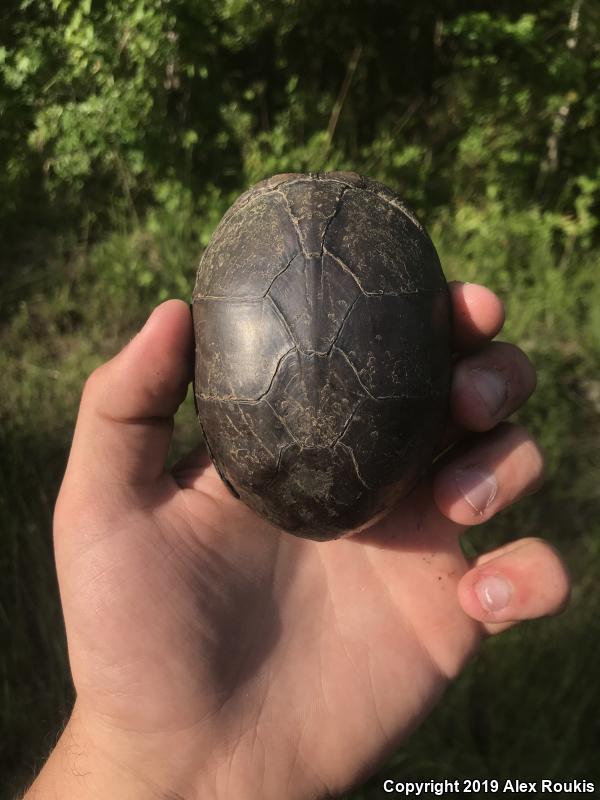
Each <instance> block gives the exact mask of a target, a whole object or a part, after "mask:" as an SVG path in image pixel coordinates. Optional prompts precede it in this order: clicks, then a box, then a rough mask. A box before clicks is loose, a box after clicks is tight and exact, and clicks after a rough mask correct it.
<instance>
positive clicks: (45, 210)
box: [0, 0, 600, 800]
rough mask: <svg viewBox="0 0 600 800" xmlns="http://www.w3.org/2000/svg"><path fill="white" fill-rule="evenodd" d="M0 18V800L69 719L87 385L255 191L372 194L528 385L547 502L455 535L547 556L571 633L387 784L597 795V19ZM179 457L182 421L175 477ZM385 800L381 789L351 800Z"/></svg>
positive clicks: (169, 11)
mask: <svg viewBox="0 0 600 800" xmlns="http://www.w3.org/2000/svg"><path fill="white" fill-rule="evenodd" d="M489 9H490V5H489V4H488V3H486V2H481V0H449V1H448V2H442V1H441V0H432V1H431V2H427V3H422V2H418V0H403V1H402V2H399V1H396V0H387V1H386V0H371V1H370V2H369V1H368V0H328V2H326V3H324V2H322V0H299V1H298V2H294V0H261V1H260V2H258V1H257V0H3V2H2V8H1V10H0V115H1V123H0V164H1V166H0V197H1V203H0V241H1V242H2V247H1V253H0V281H1V284H0V286H1V294H0V423H1V424H0V451H1V453H2V459H1V469H0V531H1V533H0V576H1V577H0V645H1V647H0V670H1V674H0V681H1V682H0V694H1V711H0V786H1V788H0V798H1V800H8V799H9V798H12V797H14V794H15V792H16V791H18V789H19V788H22V787H23V786H24V785H25V784H26V783H27V782H28V781H29V780H30V779H31V777H32V775H33V773H34V771H35V770H36V769H38V768H39V765H40V764H41V761H42V760H43V759H44V757H45V755H46V754H47V753H48V751H49V750H50V748H51V747H52V744H53V741H54V739H55V736H56V734H57V731H58V730H59V728H60V725H61V722H62V720H63V719H64V717H65V715H66V714H67V713H68V709H69V704H70V703H71V701H72V690H71V686H70V682H69V676H68V669H67V661H66V655H65V643H64V635H63V629H62V621H61V615H60V606H59V599H58V591H57V585H56V580H55V575H54V567H53V560H52V547H51V515H52V506H53V502H54V499H55V496H56V493H57V489H58V485H59V482H60V479H61V475H62V472H63V468H64V465H65V459H66V456H67V452H68V448H69V443H70V436H71V431H72V427H73V422H74V417H75V413H76V408H77V403H78V399H79V393H80V390H81V386H82V382H83V381H84V379H85V377H86V376H87V374H88V373H89V372H90V371H91V370H92V369H93V367H94V366H96V365H97V364H98V363H100V362H101V361H103V360H104V359H106V358H107V357H108V356H110V355H111V354H113V353H114V352H115V351H116V350H117V348H118V347H119V346H120V345H121V344H122V343H124V342H125V341H127V339H128V338H129V337H131V335H132V334H133V332H134V331H135V330H136V329H137V327H138V326H139V325H140V324H141V322H142V321H143V319H144V318H145V317H146V315H147V314H148V313H149V311H150V309H151V308H152V307H153V306H154V304H156V303H157V302H158V301H160V300H163V299H164V298H167V297H172V296H176V297H182V298H184V299H188V298H189V296H190V293H191V289H192V285H193V281H194V273H195V267H196V264H197V262H198V258H199V256H200V254H201V251H202V249H203V247H204V246H205V245H206V243H207V242H208V240H209V238H210V235H211V232H212V230H213V228H214V226H215V225H216V223H217V221H218V219H219V218H220V216H221V215H222V213H223V212H224V210H225V209H226V208H227V206H228V205H229V204H230V203H231V202H232V201H233V199H234V198H235V197H236V196H237V194H238V193H239V192H241V191H242V190H243V189H245V188H246V187H247V186H248V185H249V184H251V183H253V182H255V181H257V180H259V179H261V178H263V177H265V176H268V175H270V174H272V173H276V172H288V171H317V170H329V169H351V170H356V171H358V172H362V173H365V174H367V175H369V176H371V177H373V178H376V179H379V180H382V181H384V182H386V183H388V184H389V185H391V186H392V187H394V188H395V189H397V190H398V191H399V192H400V193H401V194H402V196H403V197H404V198H406V200H407V201H408V202H409V203H411V204H412V205H413V206H414V208H415V209H416V210H417V212H418V214H419V215H420V216H421V218H422V219H423V221H424V222H425V224H426V225H427V226H428V228H429V229H430V232H431V233H432V236H433V238H434V241H435V243H436V245H437V247H438V249H439V252H440V255H441V258H442V263H443V264H444V266H445V269H446V272H447V275H448V277H449V278H450V277H452V278H454V277H460V278H463V279H465V280H473V281H478V282H482V283H486V284H487V285H489V286H490V287H491V288H493V289H494V290H495V291H497V292H498V293H499V294H500V296H501V297H502V298H503V299H504V301H505V303H506V307H507V312H508V322H507V326H506V331H505V338H507V339H509V340H511V341H514V342H517V343H519V344H520V345H521V346H522V347H523V348H524V349H525V350H526V351H527V353H528V354H529V355H530V357H531V358H532V360H533V361H534V362H535V364H536V366H537V367H538V370H539V388H538V391H537V393H536V395H535V396H534V398H533V399H532V401H531V402H530V403H529V404H528V406H527V408H526V409H525V410H524V411H523V412H522V413H521V414H520V415H519V416H520V419H521V421H523V422H524V423H525V424H527V425H528V426H530V428H531V429H532V430H533V431H534V432H535V433H536V434H537V436H538V437H539V438H540V440H541V442H542V444H543V445H544V447H545V448H546V452H547V455H548V463H549V478H548V482H547V485H546V487H545V489H543V490H542V491H541V492H540V493H539V494H538V495H536V496H535V497H533V498H530V499H528V500H526V501H524V502H522V503H520V504H519V506H518V508H517V509H514V510H511V511H510V512H508V513H506V514H503V515H502V517H501V519H499V520H497V521H494V522H493V523H492V524H489V525H486V526H485V529H484V530H481V531H480V530H479V529H475V530H473V532H472V533H471V534H470V535H469V537H468V540H469V542H470V546H471V547H473V548H475V549H476V550H481V549H487V548H488V547H491V546H493V545H495V544H499V543H501V542H504V541H507V540H510V539H512V538H514V537H517V536H527V535H534V536H544V537H547V538H548V539H549V540H550V541H551V542H553V543H555V544H556V545H557V546H558V547H559V548H560V549H561V551H562V553H563V554H564V556H565V558H566V560H567V562H568V564H569V567H570V569H571V571H572V576H573V581H574V591H573V599H572V603H571V606H570V608H569V610H568V611H567V612H566V613H564V614H563V615H562V616H561V617H559V618H557V619H552V620H547V621H538V622H535V623H529V624H525V625H522V626H520V627H519V628H518V629H515V630H514V631H511V632H510V633H507V634H504V635H502V637H499V638H498V639H497V640H494V641H490V642H488V643H486V645H485V647H484V649H483V652H482V654H481V657H480V658H479V660H478V661H477V662H476V663H474V664H473V665H472V666H471V667H470V668H469V669H468V671H467V672H466V674H465V675H464V676H463V678H462V679H461V680H460V681H458V683H457V684H456V685H455V686H454V687H453V688H452V689H451V690H450V691H449V692H448V694H447V696H446V698H445V700H444V701H443V702H442V704H441V705H440V706H439V708H438V709H437V711H436V712H435V713H434V714H433V715H432V717H431V718H430V719H429V720H428V722H427V723H426V724H425V725H424V726H423V728H422V729H421V730H420V731H419V732H417V733H416V734H415V735H414V736H413V738H412V739H411V740H410V742H409V743H408V744H407V745H406V746H405V747H403V748H402V750H401V751H400V752H398V754H397V755H396V756H395V758H394V759H392V761H391V762H390V764H389V765H388V766H387V767H386V768H385V769H384V770H383V772H382V773H381V774H382V775H385V776H386V777H393V776H396V777H397V779H399V780H400V779H404V778H406V779H418V778H424V779H434V778H440V779H443V778H460V777H468V778H475V777H479V778H485V777H488V778H498V779H502V778H515V777H519V778H529V779H530V780H534V779H536V778H542V777H546V778H554V779H557V780H558V779H567V778H583V777H585V778H587V779H588V780H593V781H595V782H597V784H598V783H599V782H600V759H598V745H599V744H600V702H599V701H600V681H599V680H598V667H599V666H600V660H599V648H600V644H599V642H600V583H599V582H598V579H597V574H598V568H599V566H600V515H599V511H600V492H599V489H598V487H599V485H600V448H599V444H600V426H599V424H598V423H599V419H600V371H599V367H600V280H599V278H600V229H599V224H598V223H599V218H600V136H599V133H598V131H599V126H600V89H599V87H600V6H599V5H598V3H596V2H594V0H540V1H538V0H534V1H533V2H525V3H523V2H521V1H519V2H517V0H497V2H495V3H494V4H493V12H492V11H490V10H489ZM197 439H198V430H197V427H196V426H195V425H194V419H193V410H192V407H191V403H190V400H189V398H188V401H186V404H185V405H184V407H183V409H182V411H181V413H180V415H179V419H178V425H177V435H176V443H175V447H174V454H176V453H177V452H179V451H181V450H182V449H183V448H187V447H189V446H190V445H192V444H193V443H194V442H195V441H196V440H197ZM380 796H382V790H381V779H380V778H374V779H373V780H372V781H370V782H369V783H368V784H367V785H365V786H364V787H362V788H361V789H360V790H357V791H356V792H354V793H353V794H352V795H351V797H352V799H353V800H359V799H360V798H364V799H365V800H366V799H367V798H375V797H380Z"/></svg>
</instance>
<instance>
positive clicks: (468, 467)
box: [433, 422, 544, 525]
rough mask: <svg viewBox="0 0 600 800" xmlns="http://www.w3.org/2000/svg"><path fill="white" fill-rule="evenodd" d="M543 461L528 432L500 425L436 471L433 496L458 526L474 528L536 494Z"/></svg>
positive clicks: (440, 507) (441, 509) (541, 474)
mask: <svg viewBox="0 0 600 800" xmlns="http://www.w3.org/2000/svg"><path fill="white" fill-rule="evenodd" d="M543 477H544V457H543V454H542V451H541V450H540V448H539V446H538V445H537V444H536V442H535V441H534V439H533V438H532V437H531V436H530V435H529V433H528V432H527V431H526V430H525V429H524V428H522V427H520V426H518V425H513V424H511V423H508V422H505V423H502V424H501V425H498V426H497V427H496V428H495V429H494V430H493V431H490V432H488V433H486V434H482V435H481V436H478V437H477V438H476V439H475V440H474V442H473V443H472V444H465V446H464V447H463V448H462V452H460V453H457V454H453V455H452V457H450V459H448V460H447V461H446V462H445V463H444V464H443V466H441V467H440V468H439V470H438V471H437V473H436V475H435V478H434V481H433V495H434V499H435V503H436V505H437V507H438V508H439V510H440V511H441V512H442V514H444V515H445V516H446V517H448V519H451V520H452V521H453V522H456V523H458V524H460V525H477V524H479V523H481V522H485V521H486V520H488V519H490V517H492V516H494V515H495V514H496V513H497V512H498V511H500V510H501V509H503V508H506V507H507V506H509V505H511V504H512V503H514V502H515V501H516V500H518V499H519V498H520V497H523V496H524V495H527V494H531V493H532V492H535V491H537V489H539V487H540V486H541V484H542V482H543Z"/></svg>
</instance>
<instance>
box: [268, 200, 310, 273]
mask: <svg viewBox="0 0 600 800" xmlns="http://www.w3.org/2000/svg"><path fill="white" fill-rule="evenodd" d="M275 192H276V194H278V195H279V196H280V197H282V198H283V203H284V206H285V210H286V211H287V215H288V217H289V218H290V221H291V223H292V225H293V226H294V230H295V231H296V236H297V238H298V246H299V248H300V252H301V253H302V254H303V256H304V258H308V253H307V252H306V248H305V247H304V241H303V237H302V233H301V231H300V225H299V224H298V218H297V217H295V216H294V214H293V213H292V207H291V205H290V201H289V200H288V198H287V195H286V194H284V192H282V191H281V189H279V187H278V188H277V189H275Z"/></svg>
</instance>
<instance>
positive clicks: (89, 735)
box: [23, 704, 189, 800]
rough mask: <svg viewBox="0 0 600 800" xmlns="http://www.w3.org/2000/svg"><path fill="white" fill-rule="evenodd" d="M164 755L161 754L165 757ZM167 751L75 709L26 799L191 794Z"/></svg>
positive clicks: (155, 799) (157, 798) (144, 799)
mask: <svg viewBox="0 0 600 800" xmlns="http://www.w3.org/2000/svg"><path fill="white" fill-rule="evenodd" d="M161 755H162V757H161ZM173 769H174V764H173V761H172V759H171V758H170V757H168V756H167V754H166V753H164V752H162V753H158V752H156V753H150V752H149V751H148V750H147V748H146V745H145V743H144V747H142V743H141V742H139V741H137V738H136V737H135V736H133V735H129V734H125V733H124V732H121V731H110V730H109V729H108V728H105V727H103V726H102V725H99V724H98V723H97V722H96V721H92V720H91V719H90V718H87V717H86V716H85V715H84V714H83V713H82V712H81V709H80V708H78V706H77V704H75V707H74V709H73V712H72V714H71V717H70V718H69V721H68V723H67V725H66V726H65V728H64V730H63V732H62V734H61V736H60V738H59V740H58V742H57V744H56V747H55V748H54V750H53V751H52V753H51V754H50V756H49V758H48V760H47V762H46V763H45V765H44V767H43V769H42V770H41V772H40V773H39V775H38V776H37V778H36V780H35V781H34V783H33V784H32V785H31V787H30V788H29V789H28V791H27V792H26V794H25V795H24V797H23V800H71V799H73V800H106V798H109V797H110V798H119V800H121V798H122V800H138V798H139V800H167V798H172V797H178V796H180V795H181V794H182V795H183V796H186V797H187V796H189V795H188V794H187V793H186V789H185V785H184V781H183V780H182V779H180V778H179V777H175V776H174V775H173V774H172V773H173Z"/></svg>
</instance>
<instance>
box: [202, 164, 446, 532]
mask: <svg viewBox="0 0 600 800" xmlns="http://www.w3.org/2000/svg"><path fill="white" fill-rule="evenodd" d="M191 308H192V317H193V325H194V338H195V371H194V398H195V404H196V411H197V416H198V420H199V423H200V426H201V429H202V433H203V437H204V441H205V443H206V447H207V449H208V452H209V454H210V457H211V459H212V461H213V463H214V465H215V467H216V469H217V471H218V473H219V475H220V476H221V478H222V480H223V481H224V482H225V484H226V485H227V486H228V488H229V489H230V491H231V492H232V493H233V494H234V495H235V496H236V497H237V498H239V499H240V500H241V501H243V502H244V503H245V504H246V505H247V506H249V507H250V508H251V509H252V510H253V511H254V512H256V513H257V514H258V515H260V516H261V517H263V518H264V519H266V520H267V521H269V522H270V523H272V524H273V525H274V526H276V527H277V528H279V529H282V530H284V531H287V532H289V533H292V534H294V535H296V536H301V537H305V538H309V539H314V540H319V541H326V540H330V539H336V538H338V537H340V536H343V535H346V534H351V533H357V532H359V531H363V530H364V529H365V528H367V527H369V526H370V525H371V524H373V523H374V522H375V521H376V520H378V519H380V518H381V517H382V516H384V515H385V514H386V513H387V512H388V511H389V510H390V509H391V508H392V507H393V506H394V504H395V503H396V502H397V501H398V500H399V499H400V498H401V497H403V496H406V495H407V494H408V493H409V492H411V491H412V490H413V488H414V487H415V486H416V484H417V483H418V482H419V481H420V480H421V479H422V478H423V476H424V475H425V474H426V472H427V470H428V469H429V467H430V465H431V462H432V458H433V455H434V452H435V448H436V446H437V444H438V443H439V440H440V436H441V433H442V431H443V428H444V425H445V420H446V417H447V412H448V398H449V387H450V375H451V346H450V327H451V307H450V297H449V291H448V285H447V283H446V279H445V277H444V273H443V271H442V267H441V264H440V260H439V258H438V255H437V253H436V250H435V247H434V245H433V243H432V241H431V239H430V237H429V235H428V234H427V232H426V231H425V229H424V227H423V225H422V224H421V223H420V222H419V220H418V219H417V217H416V216H415V214H414V212H413V211H412V210H411V209H410V208H409V207H408V206H407V205H406V204H405V203H403V202H402V201H401V200H400V199H399V197H398V196H397V195H396V193H394V192H393V191H392V190H391V189H390V188H388V187H387V186H385V185H384V184H382V183H379V182H378V181H375V180H372V179H369V178H366V177H363V176H361V175H358V174H356V173H353V172H325V173H321V172H310V173H306V174H304V173H286V174H282V175H275V176H273V177H271V178H268V179H266V180H263V181H261V182H260V183H257V184H256V185H255V186H253V187H251V188H250V189H249V190H248V191H246V192H245V193H244V194H242V195H241V196H240V197H238V199H237V200H236V201H235V202H234V204H233V205H232V206H231V207H230V208H229V210H228V211H227V212H226V213H225V215H224V217H223V218H222V220H221V221H220V223H219V225H218V226H217V228H216V230H215V232H214V234H213V236H212V238H211V240H210V242H209V244H208V246H207V247H206V250H205V251H204V253H203V255H202V258H201V261H200V265H199V267H198V272H197V277H196V283H195V287H194V290H193V296H192V306H191Z"/></svg>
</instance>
